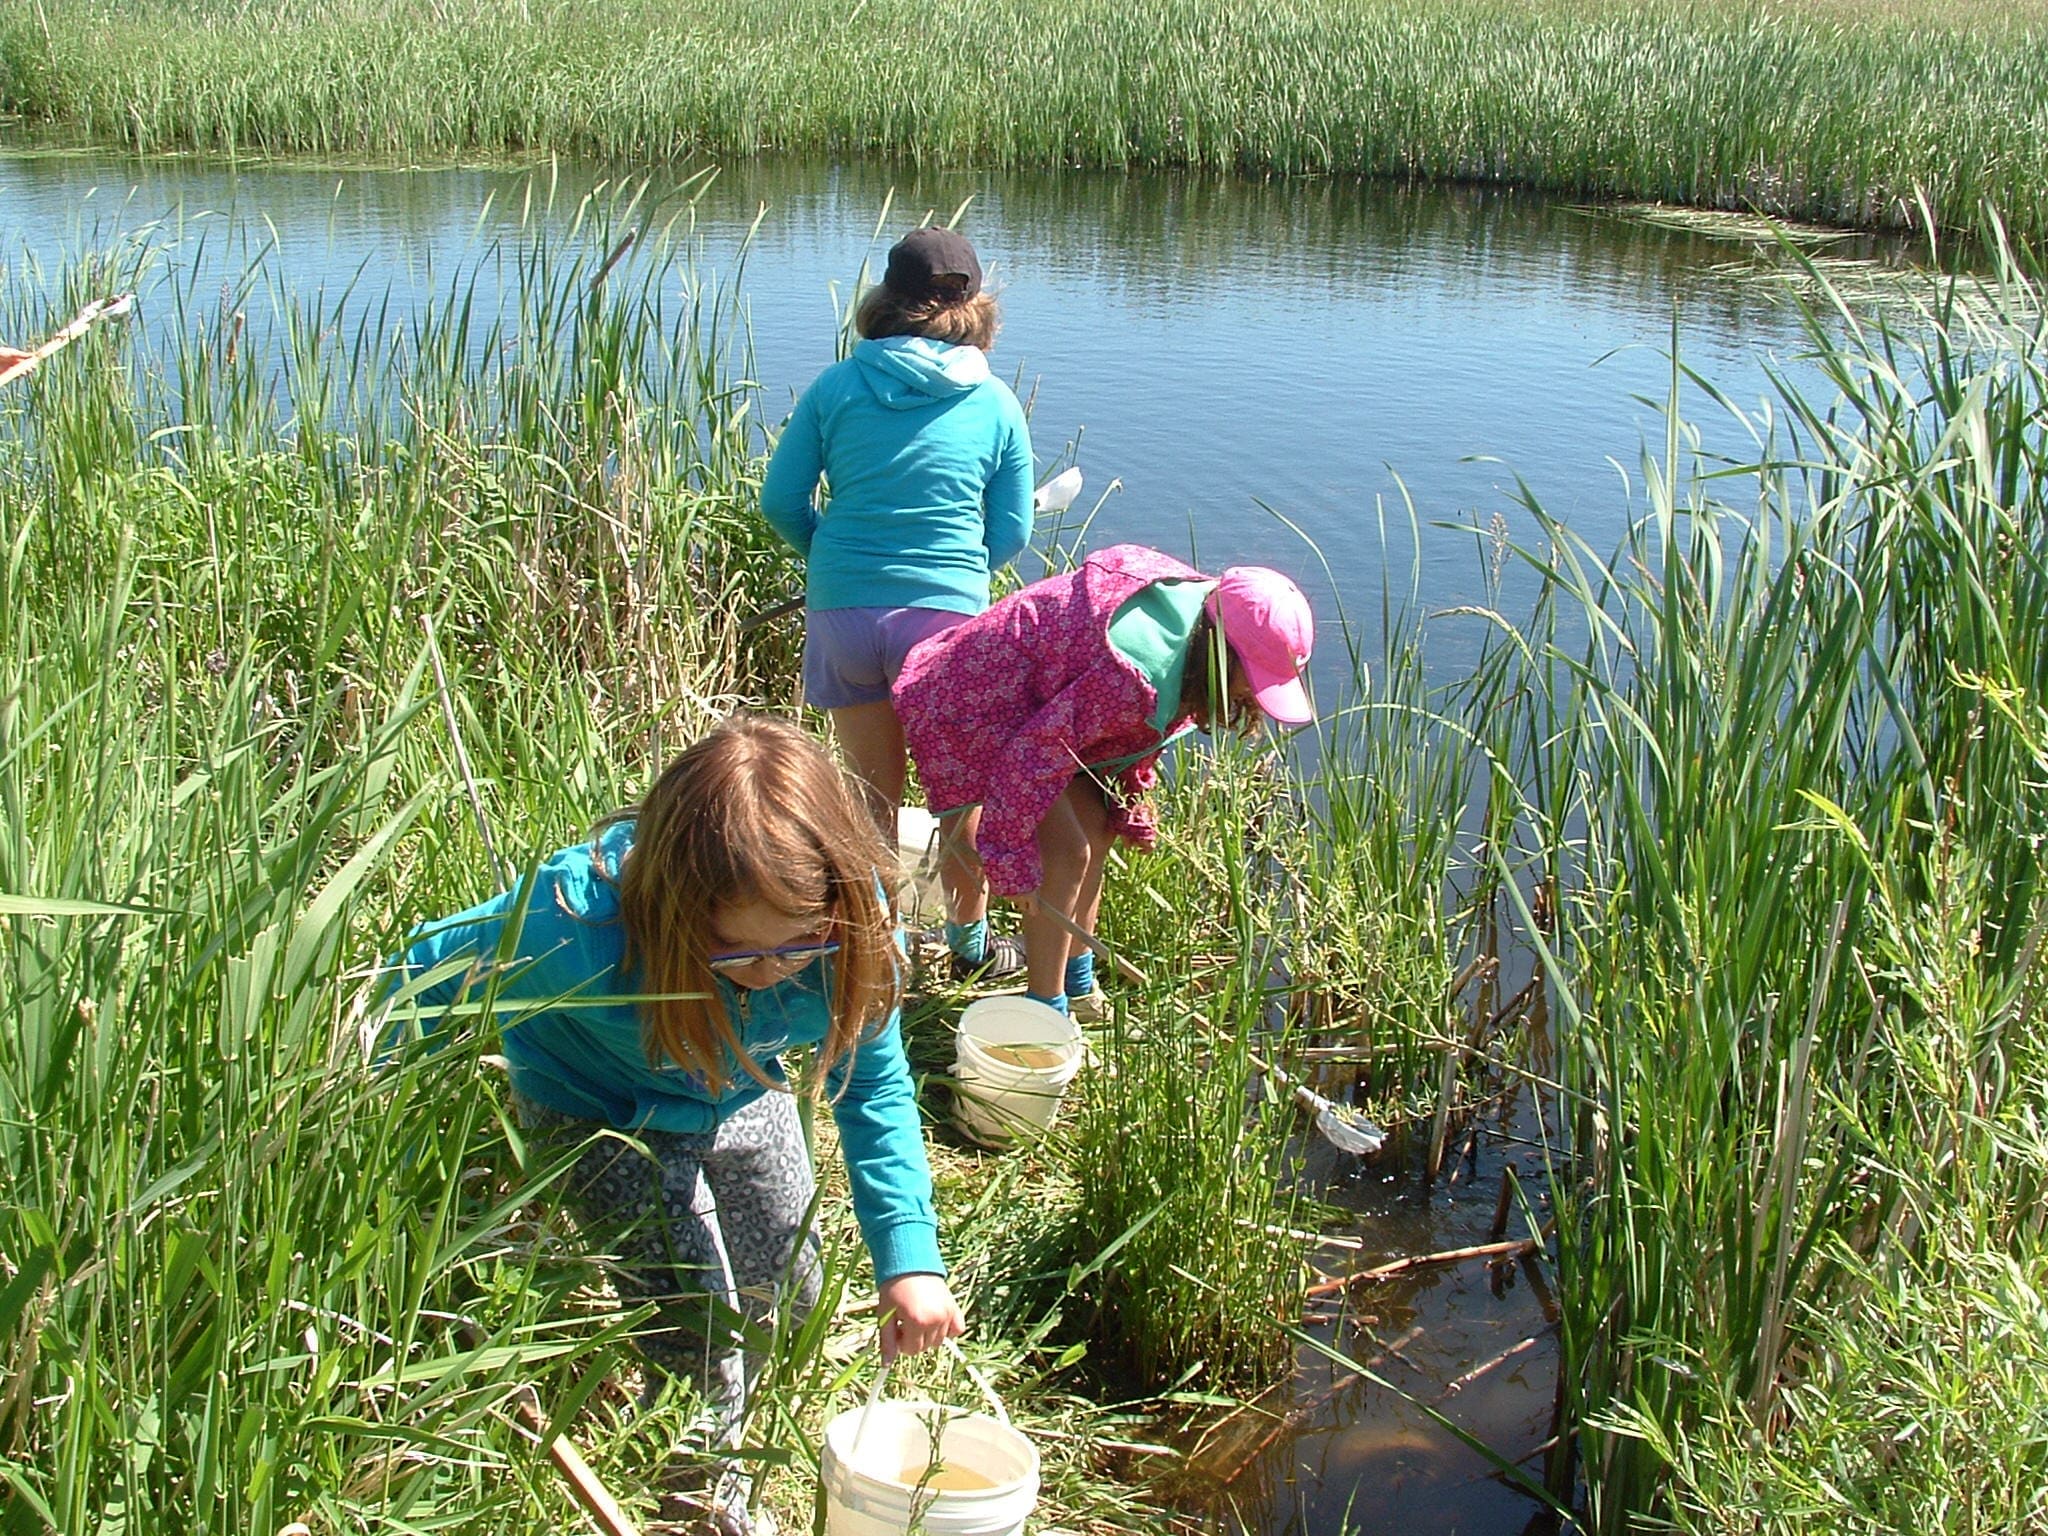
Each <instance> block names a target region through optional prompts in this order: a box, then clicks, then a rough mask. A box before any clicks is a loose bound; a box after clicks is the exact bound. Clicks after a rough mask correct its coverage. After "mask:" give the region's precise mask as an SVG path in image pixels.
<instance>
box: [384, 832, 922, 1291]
mask: <svg viewBox="0 0 2048 1536" xmlns="http://www.w3.org/2000/svg"><path fill="white" fill-rule="evenodd" d="M632 845H633V824H632V823H631V822H618V823H614V824H613V825H611V826H609V827H606V828H605V829H604V830H603V831H602V832H601V833H600V834H599V836H598V838H597V840H596V843H595V845H594V846H593V844H591V843H584V844H582V845H580V846H577V847H574V848H564V849H562V850H561V851H560V852H559V853H556V854H554V855H553V856H551V857H550V858H549V859H547V861H546V862H544V863H543V864H542V865H541V866H540V868H539V869H538V870H537V871H536V872H535V875H534V879H533V884H532V888H531V890H530V892H529V893H528V894H527V897H526V903H525V909H524V913H523V915H520V914H519V893H518V892H517V891H512V892H507V893H505V894H503V895H500V896H496V897H493V898H492V899H491V900H489V901H486V902H484V903H483V904H481V905H480V906H475V907H471V908H470V909H469V910H468V911H466V912H459V913H457V914H456V915H455V916H453V917H450V918H447V919H444V920H443V921H441V922H437V923H430V924H428V925H426V926H425V927H424V928H422V929H421V930H419V932H418V933H417V934H415V936H414V941H413V944H412V946H411V948H409V949H408V950H407V951H406V952H405V958H404V961H403V965H402V968H401V974H400V978H399V980H400V984H401V988H403V987H404V986H405V985H406V984H411V985H413V986H414V987H416V988H417V990H415V991H412V992H406V991H403V990H401V991H400V993H399V996H400V999H401V1001H402V1002H403V1003H406V1004H412V1005H416V1006H417V1007H419V1008H420V1009H421V1010H422V1012H421V1015H420V1017H421V1021H422V1023H423V1025H424V1026H426V1027H428V1028H432V1027H433V1026H434V1025H435V1024H437V1023H438V1022H439V1019H438V1018H437V1014H438V1013H439V1011H440V1010H441V1009H444V1008H446V1007H448V1006H449V1005H451V1004H458V1005H459V1004H463V1003H467V1004H470V1005H472V1006H474V1005H478V1004H481V1003H484V1002H485V1001H486V1000H490V1001H492V1003H493V1008H492V1011H493V1013H494V1014H495V1016H496V1018H497V1019H498V1021H499V1026H500V1029H501V1031H502V1042H503V1048H504V1053H505V1059H506V1061H507V1063H508V1064H509V1065H510V1067H511V1075H512V1086H513V1087H514V1088H515V1089H517V1090H518V1091H519V1092H520V1093H522V1094H524V1095H526V1097H528V1098H530V1099H532V1100H534V1101H535V1102H536V1103H539V1104H543V1105H545V1106H547V1107H548V1108H549V1109H552V1110H555V1111H557V1112H559V1113H561V1114H565V1115H569V1116H572V1117H574V1118H577V1119H582V1120H592V1121H596V1122H598V1123H600V1124H603V1125H609V1126H613V1127H615V1128H617V1129H619V1130H622V1131H637V1130H657V1131H709V1130H713V1129H715V1128H716V1127H717V1126H718V1124H719V1123H720V1122H721V1121H722V1120H724V1119H725V1118H726V1117H728V1116H729V1115H731V1114H732V1113H733V1111H735V1110H737V1109H739V1108H740V1107H741V1106H742V1105H744V1104H748V1103H751V1102H752V1101H753V1100H754V1099H757V1098H759V1097H760V1096H761V1094H762V1093H764V1092H767V1091H769V1090H766V1089H764V1088H763V1087H762V1086H761V1085H760V1084H759V1083H757V1082H756V1081H754V1079H753V1078H751V1077H749V1076H747V1075H746V1074H745V1073H744V1072H743V1071H742V1070H741V1069H740V1068H739V1066H738V1064H737V1063H733V1064H731V1067H730V1074H729V1076H728V1080H727V1083H726V1087H725V1091H724V1093H723V1094H722V1095H719V1096H716V1097H714V1096H713V1095H712V1093H711V1090H710V1089H709V1088H708V1087H707V1086H706V1084H705V1082H704V1080H703V1078H701V1077H699V1076H697V1075H696V1074H695V1073H692V1072H688V1071H686V1070H684V1069H683V1068H682V1067H681V1066H679V1065H677V1064H676V1063H674V1062H670V1061H663V1062H659V1063H656V1062H650V1061H649V1060H648V1059H647V1051H646V1049H645V1047H644V1046H643V1045H642V1043H641V1032H640V1013H639V1009H638V1007H637V1006H636V1005H635V1004H634V1003H633V1002H632V1001H631V1000H630V999H631V997H632V995H633V994H634V993H635V992H636V991H637V990H638V985H637V981H636V978H634V977H633V976H630V975H625V974H622V973H621V970H620V963H621V961H622V960H623V958H624V955H625V947H626V935H625V929H624V928H623V927H622V926H621V924H620V922H619V890H618V886H617V885H616V884H615V883H614V880H613V878H612V877H613V876H615V875H616V873H617V871H618V868H619V865H620V863H621V862H622V861H623V860H624V859H625V857H626V855H627V853H628V852H629V851H630V850H631V848H632ZM608 871H609V872H610V873H609V874H608V873H607V872H608ZM515 916H516V917H517V927H516V932H512V933H509V934H508V929H511V928H512V927H513V925H514V919H515ZM437 969H438V970H440V971H441V972H442V974H439V975H434V976H432V978H431V979H430V980H427V981H426V984H425V985H424V986H421V985H420V984H419V983H420V981H421V979H422V978H426V977H428V976H429V974H430V973H432V972H435V971H436V970H437ZM718 985H719V989H720V992H721V993H722V994H723V997H724V1001H725V1006H726V1016H727V1017H728V1018H730V1019H732V1020H734V1021H735V1023H736V1025H737V1030H738V1033H739V1035H740V1037H741V1039H742V1041H743V1042H744V1043H745V1045H746V1049H747V1054H748V1055H749V1056H751V1057H752V1058H753V1059H754V1061H755V1063H756V1064H757V1065H759V1066H760V1067H761V1068H762V1070H763V1071H764V1072H765V1073H766V1075H767V1076H768V1078H769V1079H770V1080H771V1081H773V1082H777V1083H780V1082H783V1081H785V1079H784V1076H783V1070H782V1063H781V1059H780V1058H781V1053H782V1052H783V1051H784V1050H786V1049H790V1048H793V1047H797V1046H804V1045H816V1044H817V1043H818V1042H819V1041H821V1040H823V1039H824V1038H825V1031H826V1029H827V1027H828V1026H829V1025H830V1023H831V998H830V996H829V993H828V991H827V988H828V987H829V985H830V974H829V972H828V970H827V968H826V962H825V961H823V960H815V961H813V962H811V964H809V965H807V966H805V967H804V968H803V969H802V970H800V971H798V972H796V973H795V974H794V975H792V976H789V977H787V978H785V979H784V980H782V981H780V982H777V983H776V984H775V985H774V986H772V987H764V988H759V989H755V990H751V991H750V990H748V989H746V988H741V987H735V986H734V985H733V984H732V983H731V982H729V981H725V980H723V979H721V980H720V981H719V983H718ZM826 1092H827V1093H828V1094H829V1095H830V1096H831V1099H832V1117H833V1119H834V1120H835V1121H837V1122H838V1126H839V1141H840V1147H841V1150H842V1152H843V1153H844V1155H845V1158H846V1169H847V1174H848V1176H849V1182H850V1183H851V1185H852V1188H853V1211H854V1216H855V1217H856V1219H857V1220H858V1221H859V1222H860V1230H861V1237H862V1238H863V1239H864V1240H865V1242H866V1244H867V1249H868V1254H869V1256H870V1257H871V1258H872V1259H873V1260H874V1265H875V1280H876V1282H877V1283H880V1282H883V1281H887V1280H893V1279H895V1278H896V1277H897V1276H898V1275H909V1274H932V1275H943V1274H944V1273H945V1272H946V1266H945V1264H944V1262H943V1261H942V1260H941V1259H940V1257H939V1237H938V1233H939V1224H938V1216H937V1214H936V1212H935V1211H934V1209H933V1206H932V1178H931V1168H930V1165H929V1164H928V1163H927V1162H926V1160H925V1153H924V1133H923V1129H922V1126H921V1124H920V1122H919V1118H918V1109H917V1093H916V1088H915V1086H914V1084H913V1083H912V1082H911V1077H910V1067H909V1063H908V1061H907V1060H906V1058H905V1057H904V1054H903V1038H902V1035H901V1034H900V1032H899V1030H898V1021H897V1015H896V1014H894V1013H891V1014H890V1015H889V1017H888V1018H887V1019H886V1020H885V1021H884V1022H883V1023H882V1025H881V1026H880V1027H879V1028H877V1029H875V1030H873V1031H872V1032H871V1033H870V1034H869V1035H868V1036H867V1037H866V1038H865V1039H864V1040H863V1041H862V1042H861V1044H860V1045H859V1046H858V1047H857V1048H856V1049H855V1050H854V1051H853V1052H852V1053H851V1054H850V1055H849V1056H848V1057H847V1058H845V1059H843V1060H841V1061H839V1062H836V1063H834V1064H833V1065H832V1066H831V1068H830V1069H829V1071H828V1073H827V1075H826Z"/></svg>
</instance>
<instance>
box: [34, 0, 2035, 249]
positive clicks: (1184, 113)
mask: <svg viewBox="0 0 2048 1536" xmlns="http://www.w3.org/2000/svg"><path fill="white" fill-rule="evenodd" d="M0 112H4V113H6V114H10V115H11V116H12V117H13V118H14V120H15V122H16V124H17V125H18V128H17V131H18V132H19V131H24V130H25V131H28V132H35V133H55V134H59V135H70V136H75V137H78V138H82V139H84V140H87V141H92V142H99V143H108V144H115V145H120V146H124V147H126V148H129V149H131V150H134V151H137V152H143V153H157V152H165V151H176V150H187V149H190V150H201V151H205V152H209V153H219V154H236V155H251V154H254V155H320V156H336V155H342V156H347V155H367V156H381V157H390V158H397V159H401V160H403V159H422V158H424V159H436V158H447V157H451V156H458V155H465V154H475V153H484V154H501V155H530V154H561V155H565V156H576V157H586V158H593V159H598V160H602V161H609V162H614V163H641V164H645V163H647V162H649V161H655V160H667V161H676V160H680V161H688V160H692V159H699V158H704V159H713V160H716V159H723V158H730V157H732V156H736V155H738V156H745V155H753V154H758V153H764V152H778V153H794V154H822V155H829V156H848V157H866V158H888V159H898V160H916V161H920V162H930V163H936V164H943V165H961V166H977V167H983V168H990V169H1018V168H1023V169H1029V168H1042V169H1047V170H1052V169H1056V168H1061V167H1087V168H1104V169H1160V168H1187V169H1191V170H1197V171H1209V172H1230V173H1236V174H1243V175H1255V176H1279V177H1302V176H1340V177H1343V176H1351V177H1357V176H1364V177H1389V178H1395V179H1402V180H1413V181H1430V180H1453V181H1472V182H1481V183H1489V184H1498V185H1512V186H1523V187H1530V188H1535V189H1540V190H1547V191H1552V192H1557V193H1561V194H1565V195H1569V196H1576V197H1592V198H1601V199H1623V200H1644V201H1656V202H1666V203H1673V204H1682V205H1691V206H1696V207H1700V208H1707V209H1721V210H1731V209H1732V210H1742V211H1750V212H1759V213H1765V214H1772V215H1779V216H1783V217H1787V218H1793V219H1801V220H1807V221H1812V222H1817V223H1825V224H1832V225H1837V226H1852V227H1874V228H1898V227H1908V226H1918V225H1921V224H1922V223H1924V219H1923V215H1922V213H1921V208H1922V205H1923V204H1924V206H1925V209H1926V210H1927V213H1928V214H1929V215H1931V217H1932V219H1933V221H1934V223H1935V225H1936V226H1937V228H1938V229H1940V230H1942V231H1944V232H1951V233H1961V234H1968V235H1973V236H1977V237H1980V239H1982V240H1984V241H1986V242H1990V241H1991V240H1992V232H1991V231H1990V230H1989V228H1988V227H1987V225H1986V222H1985V220H1986V209H1987V207H1996V208H1997V209H1998V210H1999V212H2000V214H2001V216H2002V218H2003V220H2004V224H2005V228H2006V231H2007V232H2008V234H2009V235H2010V237H2011V238H2012V239H2014V240H2015V241H2017V242H2019V243H2021V244H2038V243H2039V242H2040V241H2042V239H2043V238H2044V237H2048V5H2044V4H2042V3H2041V0H2025V3H2022V4H2017V5H2013V6H1997V5H1992V4H1989V3H1976V4H1966V5H1943V4H1938V3H1935V0H1890V3H1887V0H1805V3H1784V4H1777V5H1772V6H1769V7H1753V6H1737V5H1734V4H1711V3H1680V0H1543V3H1537V4H1529V5H1509V4H1505V3H1500V0H1431V3H1428V4H1424V5H1419V6H1418V5H1404V4H1396V3H1392V0H1315V3H1313V4H1309V5H1290V6H1285V7H1275V6H1271V5H1265V4H1258V3H1255V0H1221V3H1213V4H1211V3H1204V4H1199V5H1197V4H1192V3H1188V0H1152V3H1150V4H1148V5H1141V6H1139V7H1136V8H1133V7H1131V6H1128V5H1111V4H1107V3H1105V0H1070V3H1062V4H1059V5H1051V6H1048V5H1036V4H1026V3H1023V0H968V3H966V4H965V5H963V6H961V7H956V8H954V9H951V10H949V11H947V12H946V13H945V15H944V16H943V17H942V18H934V16H933V15H932V13H931V12H930V10H929V9H928V8H925V7H913V6H911V5H909V4H908V3H907V0H863V3H862V4H861V5H859V6H857V7H854V8H853V9H852V10H849V9H848V8H846V7H843V6H828V5H824V4H821V3H818V0H792V3H790V4H786V5H780V6H775V7H765V8H764V7H761V6H748V5H742V4H738V3H734V0H721V3H719V4H715V5H712V4H707V5H703V6H695V7H690V8H687V9H682V8H678V7H676V6H673V5H670V4H666V3H664V0H408V3H404V4H399V5H387V4H383V3H379V0H331V3H321V4H314V3H311V0H262V3H256V4H250V3H246V0H199V3H197V4H193V3H185V0H77V3H74V4H68V5H65V6H62V7H55V6H46V5H44V4H42V3H40V0H0Z"/></svg>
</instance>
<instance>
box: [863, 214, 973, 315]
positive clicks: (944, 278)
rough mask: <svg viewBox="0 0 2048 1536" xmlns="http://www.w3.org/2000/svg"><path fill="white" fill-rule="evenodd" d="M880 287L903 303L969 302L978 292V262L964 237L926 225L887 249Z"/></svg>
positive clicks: (949, 230)
mask: <svg viewBox="0 0 2048 1536" xmlns="http://www.w3.org/2000/svg"><path fill="white" fill-rule="evenodd" d="M882 286H883V287H885V288H891V289H894V290H895V291H896V292H897V293H899V294H901V295H902V296H903V297H904V298H906V299H941V298H943V299H971V298H973V297H974V296H975V295H976V294H977V293H979V292H981V261H980V259H979V258H978V257H976V255H975V254H974V247H973V245H972V244H970V243H969V242H968V239H967V237H966V236H965V235H963V234H961V233H959V231H957V230H951V229H940V228H939V227H938V226H937V225H927V226H926V227H925V228H923V229H913V230H912V231H911V232H910V233H909V234H907V235H905V236H904V237H903V238H902V239H901V240H898V241H897V242H896V243H895V245H893V246H891V247H890V249H889V270H888V271H887V272H886V273H885V274H884V275H883V277H882Z"/></svg>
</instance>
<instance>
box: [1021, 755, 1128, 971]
mask: <svg viewBox="0 0 2048 1536" xmlns="http://www.w3.org/2000/svg"><path fill="white" fill-rule="evenodd" d="M1109 838H1110V831H1109V811H1108V809H1107V808H1106V807H1105V806H1104V805H1103V803H1102V796H1101V794H1100V793H1099V792H1097V790H1096V788H1095V786H1094V785H1093V784H1090V783H1089V782H1088V781H1087V780H1085V779H1076V780H1074V782H1073V783H1071V784H1069V785H1068V786H1067V787H1066V789H1065V790H1064V791H1063V792H1062V793H1061V795H1060V797H1059V799H1058V800H1056V801H1054V802H1053V807H1052V809H1051V810H1050V811H1048V812H1046V814H1045V819H1044V820H1043V821H1041V822H1039V824H1038V859H1039V863H1040V865H1041V866H1043V868H1044V871H1045V873H1044V876H1043V878H1042V879H1041V880H1040V882H1039V886H1038V900H1037V902H1035V903H1034V904H1033V905H1032V908H1031V910H1029V911H1027V912H1026V913H1025V915H1024V953H1025V974H1026V975H1027V976H1028V977H1029V982H1028V985H1029V988H1030V991H1031V994H1032V995H1033V996H1034V997H1060V996H1063V995H1065V992H1066V974H1067V956H1068V955H1069V954H1071V953H1073V952H1074V946H1075V944H1076V943H1078V942H1079V941H1077V940H1075V939H1074V938H1073V937H1072V935H1071V934H1070V933H1069V932H1068V931H1067V928H1066V925H1065V924H1063V923H1061V922H1060V921H1059V919H1058V918H1057V917H1054V916H1053V915H1051V914H1050V913H1049V912H1047V911H1046V908H1047V907H1048V906H1051V907H1056V908H1057V909H1058V910H1059V912H1060V913H1061V914H1063V915H1066V916H1069V917H1071V918H1072V920H1073V921H1075V922H1077V923H1081V925H1082V926H1083V927H1086V926H1088V923H1090V922H1093V920H1094V917H1095V908H1096V906H1097V905H1098V904H1099V903H1100V901H1101V898H1102V868H1101V866H1102V863H1103V859H1104V857H1105V856H1106V854H1107V850H1108V848H1109ZM1084 895H1086V896H1087V898H1088V905H1087V907H1086V912H1087V921H1085V922H1084V921H1083V920H1082V918H1081V917H1080V916H1079V914H1080V913H1081V912H1082V911H1083V907H1082V897H1083V896H1084Z"/></svg>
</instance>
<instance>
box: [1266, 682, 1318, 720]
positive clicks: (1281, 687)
mask: <svg viewBox="0 0 2048 1536" xmlns="http://www.w3.org/2000/svg"><path fill="white" fill-rule="evenodd" d="M1252 697H1253V699H1255V700H1257V702H1258V706H1259V708H1260V709H1262V710H1264V711H1265V713H1266V715H1267V717H1268V718H1269V719H1271V720H1272V721H1273V722H1274V724H1276V725H1288V726H1296V725H1307V724H1308V723H1309V722H1310V721H1311V720H1313V719H1315V717H1316V712H1315V706H1314V705H1312V704H1310V703H1309V701H1308V690H1307V689H1306V688H1304V687H1302V686H1301V679H1300V678H1298V677H1290V678H1286V679H1284V680H1283V681H1281V682H1277V683H1269V684H1267V685H1266V686H1265V687H1264V688H1254V689H1253V690H1252Z"/></svg>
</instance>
